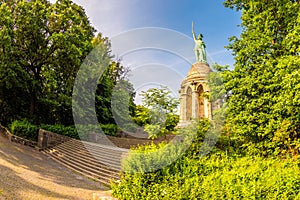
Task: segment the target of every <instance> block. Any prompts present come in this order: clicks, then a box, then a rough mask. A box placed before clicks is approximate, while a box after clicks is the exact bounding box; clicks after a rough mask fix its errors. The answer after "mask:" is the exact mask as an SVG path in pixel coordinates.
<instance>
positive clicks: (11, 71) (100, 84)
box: [0, 0, 133, 125]
mask: <svg viewBox="0 0 300 200" xmlns="http://www.w3.org/2000/svg"><path fill="white" fill-rule="evenodd" d="M0 18H1V19H0V36H1V40H0V108H1V112H0V123H1V124H3V125H8V124H10V123H11V122H13V121H14V120H18V119H28V120H29V121H31V122H32V123H33V124H42V123H47V124H64V125H72V124H73V123H74V122H73V116H72V93H73V86H74V82H75V78H76V75H77V72H78V70H79V68H80V66H81V64H82V63H83V61H84V59H85V58H86V56H87V55H88V54H89V53H90V52H91V50H92V49H95V48H96V47H98V48H97V49H99V50H100V51H101V52H99V56H100V55H101V56H102V55H103V57H101V58H100V59H102V60H108V62H107V66H105V68H107V69H106V70H105V72H104V73H103V74H102V76H101V78H100V77H97V79H96V80H94V81H95V82H96V83H97V90H96V97H95V104H96V111H97V118H98V120H99V122H100V123H102V124H108V123H115V122H114V120H113V115H112V111H111V96H112V91H113V88H114V86H115V85H116V84H117V82H118V81H120V80H121V79H124V74H125V72H126V70H125V69H124V67H123V66H122V65H120V63H119V62H113V61H112V56H111V55H110V43H109V40H108V38H103V37H102V36H101V34H98V35H97V36H95V35H94V33H95V29H94V28H93V27H92V26H91V24H90V22H89V20H88V17H87V16H86V14H85V11H84V10H83V8H82V7H80V6H78V5H76V4H75V3H73V2H72V1H70V0H58V1H56V2H55V3H53V4H52V3H50V2H49V1H47V0H35V1H26V0H17V1H4V0H3V1H0ZM99 78H100V80H99ZM90 92H95V91H90ZM131 104H133V94H132V95H131Z"/></svg>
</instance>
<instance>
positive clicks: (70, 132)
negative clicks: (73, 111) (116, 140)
mask: <svg viewBox="0 0 300 200" xmlns="http://www.w3.org/2000/svg"><path fill="white" fill-rule="evenodd" d="M100 127H101V129H102V131H103V132H104V134H106V135H111V136H115V135H116V133H117V131H118V130H119V127H118V126H117V125H115V124H100ZM39 129H44V130H47V131H50V132H53V133H57V134H60V135H65V136H68V137H70V138H74V139H80V140H88V133H89V131H90V130H93V129H95V127H91V126H83V127H82V129H83V130H85V131H83V133H78V131H77V130H76V128H75V126H74V125H70V126H64V125H61V124H55V125H49V124H40V125H33V124H31V123H30V122H29V121H27V120H16V121H14V122H13V123H11V124H10V125H9V130H10V131H11V133H12V134H14V135H17V136H19V137H22V138H25V139H28V140H32V141H37V139H38V133H39Z"/></svg>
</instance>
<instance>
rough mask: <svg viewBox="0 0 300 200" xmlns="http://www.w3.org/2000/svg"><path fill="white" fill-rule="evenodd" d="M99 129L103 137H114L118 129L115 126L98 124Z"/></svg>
mask: <svg viewBox="0 0 300 200" xmlns="http://www.w3.org/2000/svg"><path fill="white" fill-rule="evenodd" d="M100 126H101V129H102V131H103V133H104V134H105V135H110V136H116V135H117V131H118V130H120V128H119V127H118V126H117V125H115V124H100Z"/></svg>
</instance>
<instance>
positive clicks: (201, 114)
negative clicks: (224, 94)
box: [197, 85, 205, 118]
mask: <svg viewBox="0 0 300 200" xmlns="http://www.w3.org/2000/svg"><path fill="white" fill-rule="evenodd" d="M197 92H198V116H199V118H204V117H205V115H204V97H203V93H204V90H203V86H202V85H199V87H198V89H197Z"/></svg>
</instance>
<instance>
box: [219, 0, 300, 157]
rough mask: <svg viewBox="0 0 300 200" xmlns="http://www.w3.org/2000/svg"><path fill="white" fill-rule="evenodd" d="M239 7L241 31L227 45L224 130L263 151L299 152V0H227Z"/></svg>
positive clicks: (268, 152) (227, 3)
mask: <svg viewBox="0 0 300 200" xmlns="http://www.w3.org/2000/svg"><path fill="white" fill-rule="evenodd" d="M225 6H227V7H230V8H236V9H237V10H240V11H242V18H241V19H242V24H241V26H242V33H241V36H240V38H237V37H232V38H231V44H230V45H229V47H228V48H229V49H231V50H232V51H233V54H234V56H235V60H236V62H235V68H234V70H233V71H232V73H229V74H228V75H227V77H226V89H227V91H228V94H229V95H230V97H229V99H228V110H227V123H226V124H227V125H226V129H227V131H228V134H230V135H231V136H232V138H233V139H235V140H236V141H238V142H239V143H238V144H239V145H241V144H240V142H242V144H243V145H244V146H246V147H249V148H253V147H254V149H256V150H258V151H257V152H260V153H263V154H270V153H276V154H279V153H290V154H292V155H296V154H298V151H299V147H300V146H299V135H298V133H299V130H300V107H299V105H300V104H299V103H300V101H299V99H300V93H299V92H298V91H299V87H300V81H299V80H300V74H299V66H300V57H299V52H300V37H299V31H300V2H299V1H295V0H281V1H277V0H271V1H269V0H262V1H254V0H227V1H225Z"/></svg>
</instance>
